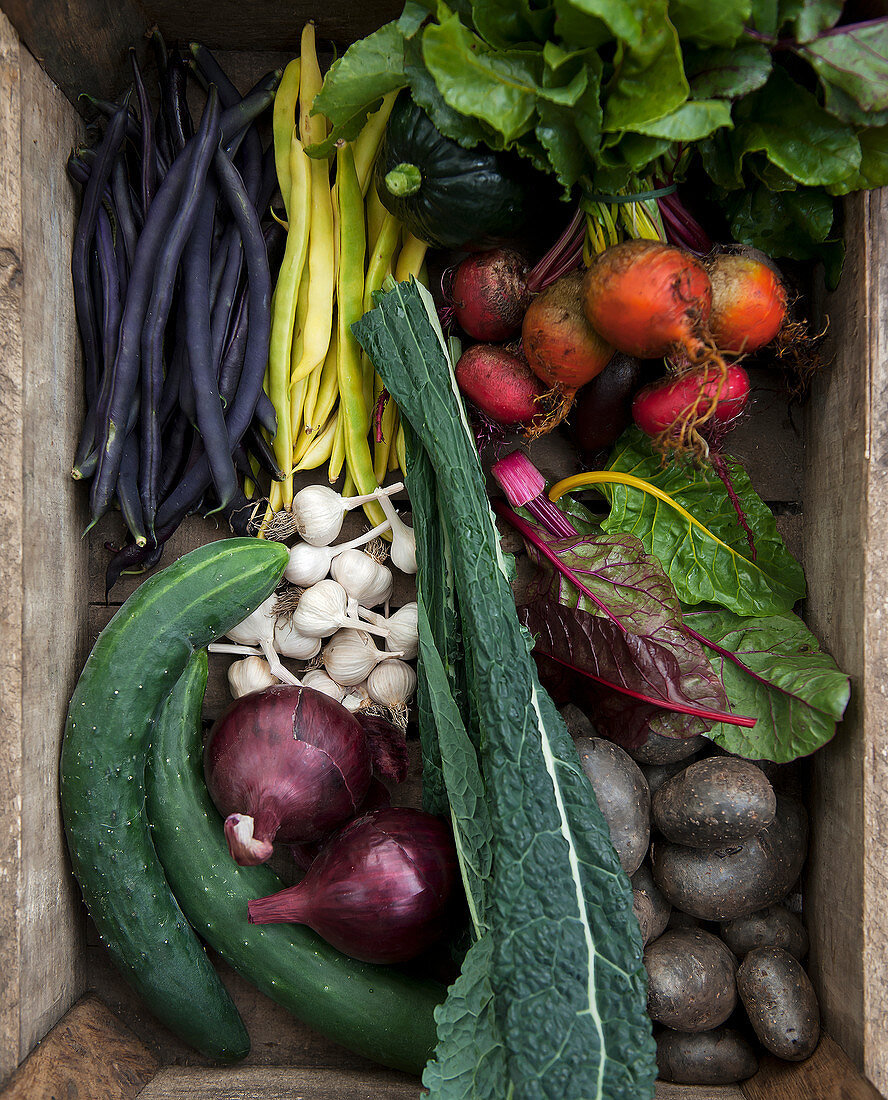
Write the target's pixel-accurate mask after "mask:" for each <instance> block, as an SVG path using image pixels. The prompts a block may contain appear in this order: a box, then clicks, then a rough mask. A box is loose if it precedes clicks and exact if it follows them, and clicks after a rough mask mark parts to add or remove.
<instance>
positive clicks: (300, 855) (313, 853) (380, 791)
mask: <svg viewBox="0 0 888 1100" xmlns="http://www.w3.org/2000/svg"><path fill="white" fill-rule="evenodd" d="M358 717H359V718H360V714H359V715H358ZM391 804H392V796H391V794H390V793H389V789H388V787H386V785H385V784H384V783H380V781H379V780H378V779H377V778H376V777H375V776H374V777H373V778H372V779H371V780H370V786H369V787H368V788H367V794H366V797H365V798H364V801H363V802H362V803H361V807H360V809H359V810H358V816H359V817H360V816H362V815H363V814H369V813H370V811H371V810H381V809H382V808H383V807H385V806H391ZM334 831H335V830H334ZM329 839H330V837H324V839H323V840H313V841H311V842H310V843H308V844H291V845H290V853H291V854H292V856H293V862H294V863H295V864H296V866H297V867H299V868H300V869H301V870H303V871H307V870H308V869H309V867H311V865H312V863H313V862H314V861H315V859H317V857H318V855H319V853H320V851H321V849H322V848H323V847H324V844H325V843H326V841H328V840H329Z"/></svg>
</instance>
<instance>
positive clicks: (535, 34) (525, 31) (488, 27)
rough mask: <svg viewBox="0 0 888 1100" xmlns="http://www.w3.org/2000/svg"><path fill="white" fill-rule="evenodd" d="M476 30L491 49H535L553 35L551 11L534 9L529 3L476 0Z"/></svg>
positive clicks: (474, 9)
mask: <svg viewBox="0 0 888 1100" xmlns="http://www.w3.org/2000/svg"><path fill="white" fill-rule="evenodd" d="M472 14H473V17H474V22H475V30H476V31H477V32H478V34H480V35H481V37H482V38H483V39H484V40H485V41H486V42H487V43H488V44H489V45H491V46H497V47H498V48H500V49H511V47H513V46H522V45H524V46H529V45H533V46H535V45H536V44H537V43H538V42H545V41H546V40H547V39H548V38H549V36H550V33H551V28H552V18H553V16H552V11H551V9H550V8H545V7H544V8H541V7H538V6H536V5H534V6H531V4H530V0H475V3H474V4H473V5H472Z"/></svg>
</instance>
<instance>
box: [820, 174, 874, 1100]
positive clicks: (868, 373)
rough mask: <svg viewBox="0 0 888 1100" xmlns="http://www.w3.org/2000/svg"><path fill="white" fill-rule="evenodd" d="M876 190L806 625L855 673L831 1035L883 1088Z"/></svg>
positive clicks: (861, 214)
mask: <svg viewBox="0 0 888 1100" xmlns="http://www.w3.org/2000/svg"><path fill="white" fill-rule="evenodd" d="M886 212H888V201H886V197H885V194H884V192H868V193H865V194H863V195H857V196H853V197H852V198H851V200H850V201H849V202H848V204H847V208H846V235H847V240H848V242H849V248H848V259H847V261H846V268H845V276H844V279H843V283H842V286H841V287H840V289H839V291H838V292H837V293H836V294H834V295H833V296H832V297H831V298H830V300H828V301H827V303H826V309H827V311H828V313H829V314H830V317H831V321H832V325H831V350H832V351H833V352H834V354H835V359H834V362H833V363H832V365H831V366H830V367H829V369H828V370H826V371H824V372H822V373H821V375H820V376H819V377H818V379H817V381H816V384H815V389H814V392H813V401H812V406H811V415H810V416H809V422H808V426H807V427H808V457H807V469H806V478H807V498H806V502H805V515H806V518H807V521H808V522H807V528H806V536H805V537H806V547H807V549H806V563H807V567H808V584H809V591H810V596H809V599H808V604H807V607H808V619H809V621H810V623H811V626H812V629H813V630H814V632H815V634H817V636H818V637H819V638H820V640H821V642H822V643H823V645H824V646H825V648H826V649H828V650H829V651H830V652H831V653H832V654H833V656H834V657H835V658H836V660H837V661H838V663H839V665H840V666H841V667H842V668H843V669H845V670H846V671H848V672H849V673H850V674H851V676H852V682H853V694H852V701H851V705H850V707H849V709H848V714H847V717H846V719H845V721H844V723H843V724H842V725H841V726H840V727H839V731H838V734H837V736H836V738H835V740H834V741H833V742H832V743H831V744H830V745H829V746H827V748H826V749H825V750H824V751H822V752H819V753H817V754H816V756H815V757H814V758H813V760H812V766H811V772H812V787H811V802H810V805H811V810H812V841H811V850H810V857H809V866H808V872H807V889H806V898H805V905H806V915H807V924H808V927H809V929H810V930H811V940H812V942H811V956H810V964H809V965H810V971H811V974H812V978H813V980H814V983H815V986H816V988H817V990H818V994H819V996H820V999H821V1005H822V1009H823V1018H824V1021H825V1024H826V1027H827V1029H828V1030H829V1032H830V1034H832V1035H833V1036H834V1037H835V1038H836V1040H837V1041H838V1042H839V1043H840V1044H841V1046H842V1047H844V1049H845V1050H846V1051H847V1052H848V1054H849V1055H850V1056H851V1059H852V1061H853V1062H854V1063H855V1064H856V1065H858V1066H860V1067H862V1068H864V1069H865V1072H866V1074H867V1076H868V1077H869V1078H870V1079H871V1080H872V1081H873V1082H874V1083H875V1084H876V1085H877V1086H878V1087H879V1088H880V1089H881V1090H882V1092H888V990H886V981H885V976H886V972H888V907H886V905H885V899H886V896H888V881H886V864H888V860H886V857H888V833H886V825H885V820H884V815H885V813H886V810H888V793H886V785H888V750H886V748H885V729H886V724H888V703H886V696H885V683H886V682H888V681H886V673H888V622H886V619H885V608H886V606H888V576H886V566H888V555H886V537H888V512H886V505H888V438H886V411H888V362H886V330H885V319H884V296H885V294H886V293H888V238H886V235H885V230H884V225H885V217H886Z"/></svg>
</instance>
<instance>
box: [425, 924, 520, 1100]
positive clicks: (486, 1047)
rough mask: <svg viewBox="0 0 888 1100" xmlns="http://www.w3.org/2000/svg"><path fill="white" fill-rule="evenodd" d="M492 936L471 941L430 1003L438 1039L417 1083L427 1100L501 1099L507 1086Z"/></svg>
mask: <svg viewBox="0 0 888 1100" xmlns="http://www.w3.org/2000/svg"><path fill="white" fill-rule="evenodd" d="M492 969H493V937H492V936H490V935H486V936H482V938H481V939H480V940H478V941H477V942H476V943H474V944H472V946H471V947H470V948H469V950H468V953H467V954H466V957H465V959H464V960H463V964H462V970H461V971H460V975H459V977H458V978H457V979H456V981H455V982H454V984H453V985H452V986H451V987H450V988H449V989H448V991H447V1000H446V1001H445V1002H444V1004H443V1005H440V1006H439V1007H438V1008H436V1009H435V1022H436V1024H437V1027H438V1044H437V1046H436V1047H435V1054H434V1057H433V1058H432V1059H431V1061H430V1062H429V1063H428V1065H427V1066H426V1068H425V1070H424V1072H423V1075H422V1083H423V1085H424V1086H425V1087H426V1088H427V1089H428V1090H429V1100H501V1097H504V1096H508V1095H509V1093H510V1090H511V1084H510V1082H509V1075H508V1066H507V1065H506V1055H505V1050H504V1048H503V1045H502V1039H501V1037H500V1033H499V1027H498V1025H497V1021H496V1011H495V1006H494V995H493V986H492V984H491V972H492Z"/></svg>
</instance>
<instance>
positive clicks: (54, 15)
mask: <svg viewBox="0 0 888 1100" xmlns="http://www.w3.org/2000/svg"><path fill="white" fill-rule="evenodd" d="M2 8H3V11H5V12H6V14H7V16H8V17H9V19H10V21H11V22H12V24H13V26H14V27H15V28H16V30H17V31H18V33H19V35H20V36H21V38H22V40H23V42H24V43H25V45H26V46H27V47H28V49H29V50H30V51H31V53H32V54H33V55H34V56H35V57H36V58H37V60H38V61H39V62H40V64H41V65H42V66H43V67H44V68H45V69H46V71H47V72H48V73H49V75H50V76H51V77H52V79H53V80H54V81H55V82H56V84H58V85H59V87H60V88H61V89H62V91H63V92H64V93H65V95H66V96H67V97H68V99H70V100H71V101H72V102H74V101H75V100H76V99H77V96H78V95H79V94H80V93H81V92H91V93H92V94H93V95H104V96H114V95H116V94H117V93H118V92H119V91H120V89H121V88H122V87H125V86H126V85H127V84H128V83H129V76H128V75H127V74H128V71H129V62H128V60H127V54H126V51H127V49H128V48H129V47H130V46H133V45H134V46H138V47H139V48H140V50H142V51H143V52H144V49H145V41H144V35H145V30H146V28H147V27H148V26H149V23H148V21H147V20H146V18H145V15H144V13H143V12H142V10H141V8H140V6H139V4H138V3H137V2H136V0H41V3H39V4H34V3H32V2H31V0H3V2H2Z"/></svg>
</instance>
